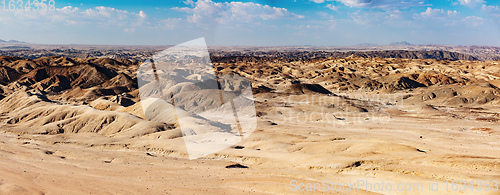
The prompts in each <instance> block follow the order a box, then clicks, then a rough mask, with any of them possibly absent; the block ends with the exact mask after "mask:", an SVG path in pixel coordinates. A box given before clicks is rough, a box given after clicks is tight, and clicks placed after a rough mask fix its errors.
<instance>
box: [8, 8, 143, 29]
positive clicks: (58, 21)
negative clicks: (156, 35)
mask: <svg viewBox="0 0 500 195" xmlns="http://www.w3.org/2000/svg"><path fill="white" fill-rule="evenodd" d="M146 17H147V15H146V13H145V12H143V11H140V12H139V13H134V12H128V11H124V10H119V9H115V8H110V7H103V6H99V7H95V8H90V9H85V10H81V9H79V8H78V7H72V6H66V7H63V8H58V9H56V10H54V11H25V10H18V11H14V12H0V24H3V25H14V24H22V25H23V26H40V25H42V26H50V25H58V26H60V25H64V24H68V25H93V26H96V25H100V26H106V27H121V28H122V29H123V30H125V31H127V32H131V31H132V29H133V28H135V27H136V26H138V25H140V24H141V23H142V22H143V21H144V19H145V18H146Z"/></svg>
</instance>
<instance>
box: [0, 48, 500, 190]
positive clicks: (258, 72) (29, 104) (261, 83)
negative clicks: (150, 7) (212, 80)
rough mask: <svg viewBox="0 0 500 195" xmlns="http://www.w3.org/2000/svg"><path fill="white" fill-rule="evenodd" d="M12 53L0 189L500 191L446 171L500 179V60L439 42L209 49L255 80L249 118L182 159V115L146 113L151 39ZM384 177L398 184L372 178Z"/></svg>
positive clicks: (227, 69) (2, 67)
mask: <svg viewBox="0 0 500 195" xmlns="http://www.w3.org/2000/svg"><path fill="white" fill-rule="evenodd" d="M9 52H11V53H10V54H12V55H13V56H3V57H0V94H1V96H0V98H1V100H0V130H1V131H0V134H1V136H0V164H1V166H0V194H89V193H91V194H108V193H111V194H116V193H118V194H126V193H129V194H193V193H213V194H239V193H248V192H252V193H263V194H290V193H292V194H293V193H304V191H302V190H305V191H311V193H322V192H324V191H325V189H324V187H326V186H328V185H322V187H323V190H318V189H313V190H310V189H311V188H307V189H306V188H305V186H307V185H303V186H302V187H299V186H298V185H299V184H301V183H302V184H308V183H312V184H313V185H314V183H320V184H322V182H324V181H329V182H331V184H332V185H330V186H328V187H329V189H328V190H326V191H330V192H338V193H353V191H352V190H353V189H350V190H348V189H347V190H346V189H343V190H338V189H337V190H334V189H333V188H334V187H335V185H333V184H349V183H357V184H358V187H359V188H357V189H356V191H355V192H354V193H356V194H372V193H376V194H377V193H378V194H405V193H406V194H415V193H417V194H418V193H425V194H428V193H435V194H443V193H449V194H456V193H457V192H461V193H464V194H476V193H485V194H496V193H498V191H495V187H494V186H495V183H490V184H489V185H490V187H491V188H489V191H486V190H484V189H485V187H484V186H481V185H482V184H481V183H477V182H473V183H472V185H471V186H470V187H471V188H466V189H465V190H461V189H458V188H457V186H456V185H455V186H452V185H451V182H452V181H458V182H460V181H467V182H468V183H467V186H468V185H469V183H470V182H471V181H477V180H481V181H485V180H489V181H498V180H499V175H500V142H498V140H499V138H500V126H499V125H498V124H499V122H500V107H499V105H500V65H499V63H500V61H494V60H491V59H489V60H484V61H482V60H479V59H478V58H480V57H477V56H476V57H474V55H470V54H461V53H455V52H442V51H441V52H439V51H419V52H416V53H415V52H413V51H406V50H405V51H403V50H398V51H395V52H394V53H390V52H389V54H387V52H386V51H381V52H379V53H377V52H376V51H362V53H359V51H358V52H351V53H345V52H343V51H336V52H337V53H328V52H326V53H325V52H317V53H316V54H314V52H304V51H302V52H298V53H297V52H291V51H279V52H274V53H273V52H272V51H265V52H260V53H259V52H258V51H256V52H250V53H249V52H247V53H245V52H239V53H235V52H229V51H224V50H217V51H211V53H212V56H211V60H212V63H213V65H214V70H215V72H216V73H217V74H219V75H225V74H235V75H239V76H242V77H244V78H246V79H248V80H249V81H250V83H251V86H252V91H253V98H254V99H253V101H254V104H255V111H256V116H257V126H256V129H255V131H254V132H253V134H251V135H249V136H248V137H247V138H246V139H244V140H243V141H242V142H240V143H238V144H237V145H234V146H232V147H230V148H227V149H224V150H222V151H219V152H216V153H214V154H211V155H207V156H204V157H202V158H198V159H194V160H190V159H189V157H188V154H187V152H186V147H185V145H184V139H183V133H182V132H181V130H180V128H179V125H178V124H177V123H176V121H175V120H171V121H169V122H157V121H152V120H148V119H147V117H146V116H145V115H144V112H143V109H142V106H141V99H140V95H139V86H138V82H137V70H138V68H139V66H140V65H141V63H142V62H143V60H144V58H145V57H147V56H150V55H151V54H152V53H154V50H153V51H149V52H148V53H143V52H138V53H140V54H139V57H130V56H129V57H128V58H123V56H122V57H120V56H115V57H114V58H113V56H111V57H93V56H91V55H90V56H89V55H86V56H84V57H76V56H70V57H65V56H57V55H54V56H46V57H43V56H39V57H34V58H28V57H26V56H24V57H22V56H21V55H17V54H20V53H19V52H18V53H15V52H14V53H12V51H9ZM370 52H371V53H370ZM398 52H399V53H398ZM23 53H25V52H23ZM121 53H122V54H123V52H121ZM321 53H323V54H321ZM381 53H385V54H381ZM136 54H137V53H135V54H131V55H135V56H137V55H136ZM313 54H314V55H313ZM320 54H321V55H320ZM340 54H342V55H344V56H339V55H340ZM16 55H17V56H21V57H14V56H16ZM411 56H414V57H411ZM483 57H484V56H483ZM175 98H176V97H172V99H175ZM176 100H177V99H176ZM205 103H206V101H203V100H199V101H198V104H205ZM360 182H362V183H360ZM381 182H383V183H385V184H386V185H387V183H389V184H391V185H392V186H393V188H392V190H391V191H383V190H384V189H376V188H373V186H371V187H367V186H366V185H367V184H369V183H371V184H379V183H381ZM436 182H437V183H438V187H435V186H433V188H432V189H431V188H429V186H432V184H434V183H436ZM446 182H449V183H446ZM401 183H405V184H408V186H405V187H406V188H405V190H404V191H402V190H399V191H398V189H397V188H396V186H398V184H401ZM361 184H363V185H361ZM420 184H421V185H423V188H422V189H421V188H420V186H419V185H420ZM360 185H361V186H360ZM478 185H479V186H478ZM496 186H497V187H496V189H497V190H498V183H496ZM309 187H310V186H309ZM330 187H331V188H330ZM454 187H455V188H454ZM474 187H477V188H478V189H479V187H480V188H482V189H483V191H481V192H478V191H477V190H476V191H475V190H474Z"/></svg>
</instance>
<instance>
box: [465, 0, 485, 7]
mask: <svg viewBox="0 0 500 195" xmlns="http://www.w3.org/2000/svg"><path fill="white" fill-rule="evenodd" d="M458 2H459V3H460V4H462V5H465V6H468V7H477V6H478V5H482V4H483V3H486V1H484V0H458Z"/></svg>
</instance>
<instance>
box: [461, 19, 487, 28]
mask: <svg viewBox="0 0 500 195" xmlns="http://www.w3.org/2000/svg"><path fill="white" fill-rule="evenodd" d="M462 21H463V23H465V24H466V25H467V26H470V27H478V26H481V25H483V24H484V22H485V20H484V19H483V18H481V17H477V16H467V17H465V18H464V19H462Z"/></svg>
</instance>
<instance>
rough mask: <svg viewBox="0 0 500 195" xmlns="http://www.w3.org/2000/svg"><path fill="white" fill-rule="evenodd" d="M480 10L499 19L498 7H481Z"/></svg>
mask: <svg viewBox="0 0 500 195" xmlns="http://www.w3.org/2000/svg"><path fill="white" fill-rule="evenodd" d="M481 10H483V11H484V12H486V13H488V14H489V15H490V16H492V17H494V18H496V19H500V7H498V6H491V5H482V7H481Z"/></svg>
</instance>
